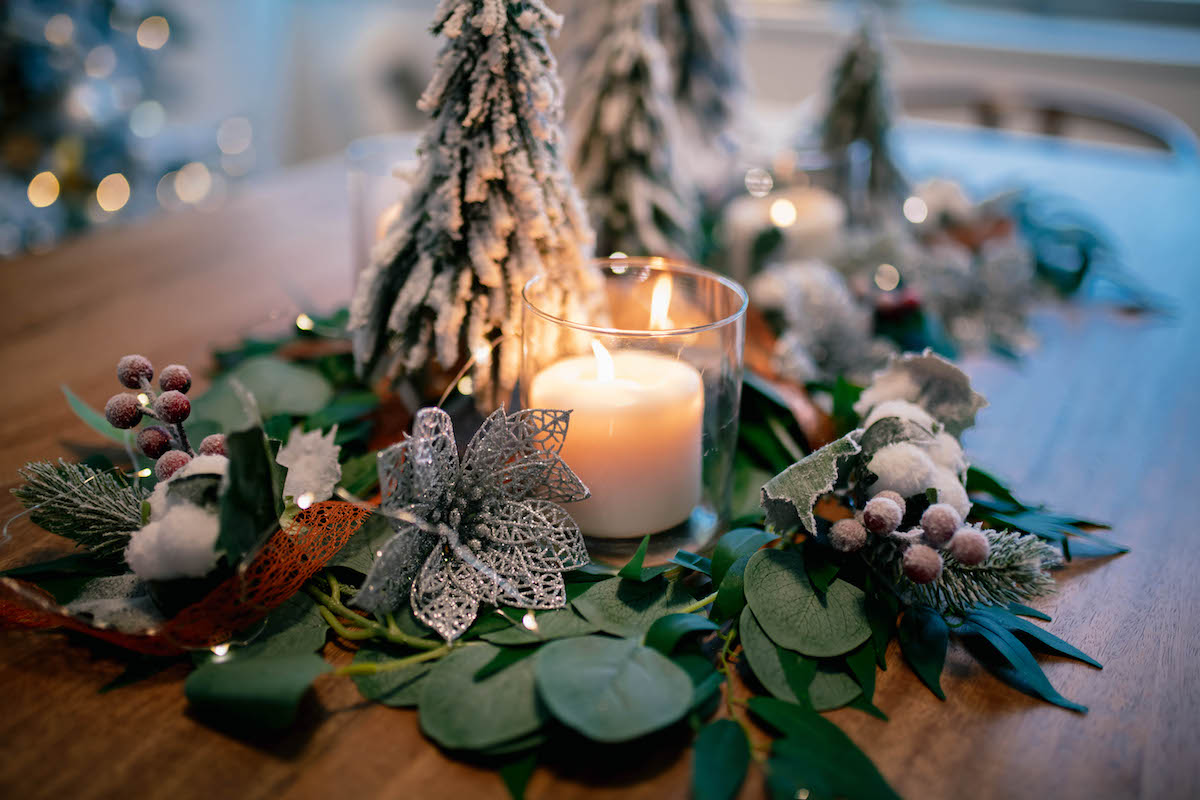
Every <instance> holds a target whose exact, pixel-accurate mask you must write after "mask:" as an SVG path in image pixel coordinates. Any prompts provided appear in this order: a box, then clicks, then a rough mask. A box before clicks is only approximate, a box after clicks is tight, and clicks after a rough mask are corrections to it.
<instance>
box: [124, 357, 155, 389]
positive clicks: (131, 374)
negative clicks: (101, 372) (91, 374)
mask: <svg viewBox="0 0 1200 800" xmlns="http://www.w3.org/2000/svg"><path fill="white" fill-rule="evenodd" d="M153 377H154V367H153V366H151V365H150V359H148V358H146V357H145V356H139V355H128V356H121V360H120V361H118V362H117V380H119V381H120V382H121V385H122V386H124V387H125V388H127V389H141V388H142V381H143V380H146V381H149V380H150V379H151V378H153Z"/></svg>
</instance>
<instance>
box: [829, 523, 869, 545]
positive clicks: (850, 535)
mask: <svg viewBox="0 0 1200 800" xmlns="http://www.w3.org/2000/svg"><path fill="white" fill-rule="evenodd" d="M829 543H830V544H832V545H833V549H834V550H838V551H841V552H843V553H853V552H854V551H855V550H859V549H861V548H862V546H863V545H864V544H866V543H867V529H866V528H864V527H863V526H862V523H860V522H859V521H858V520H854V519H839V520H838V521H837V522H835V523H833V527H832V528H830V529H829Z"/></svg>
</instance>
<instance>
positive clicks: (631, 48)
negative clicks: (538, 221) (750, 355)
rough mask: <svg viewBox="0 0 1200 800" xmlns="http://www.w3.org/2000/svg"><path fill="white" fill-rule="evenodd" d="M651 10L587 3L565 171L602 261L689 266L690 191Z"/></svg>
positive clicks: (646, 1)
mask: <svg viewBox="0 0 1200 800" xmlns="http://www.w3.org/2000/svg"><path fill="white" fill-rule="evenodd" d="M654 6H655V2H654V0H587V2H586V3H581V4H579V5H578V6H577V8H579V11H578V17H577V18H576V19H573V20H572V24H573V25H575V26H577V27H576V30H577V32H578V39H577V43H576V44H577V49H578V51H579V53H580V54H581V57H580V58H579V61H580V65H579V66H578V69H576V70H575V71H574V75H573V78H572V81H571V92H570V97H569V100H570V103H569V115H568V121H569V127H570V131H571V139H572V148H573V154H572V159H571V163H572V164H573V166H574V169H575V178H576V180H577V181H578V182H579V187H580V190H581V191H582V192H583V195H584V197H585V198H586V199H587V203H588V209H589V210H590V212H591V218H592V224H593V225H594V226H595V228H596V249H597V252H599V253H600V254H601V255H607V254H608V253H611V252H615V251H621V252H624V253H627V254H629V255H631V256H632V255H650V256H671V255H673V256H680V257H683V256H687V255H688V252H689V251H690V250H691V249H692V244H693V238H694V232H693V229H694V223H695V214H694V213H693V210H692V205H693V202H694V197H693V194H694V191H693V189H692V187H691V185H690V183H689V182H688V181H687V180H686V178H685V176H684V174H683V172H682V171H681V170H679V169H677V165H676V162H675V158H676V157H677V152H678V145H679V136H680V132H679V125H678V118H677V113H678V112H677V111H676V109H675V107H674V105H673V104H672V102H671V94H670V69H669V67H668V64H667V56H666V51H664V50H663V48H662V45H661V44H659V42H658V40H657V39H656V38H655V34H654V24H655V18H654V16H653V15H652V13H651V12H653V11H655V8H654Z"/></svg>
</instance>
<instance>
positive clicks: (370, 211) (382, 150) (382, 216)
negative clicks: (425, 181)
mask: <svg viewBox="0 0 1200 800" xmlns="http://www.w3.org/2000/svg"><path fill="white" fill-rule="evenodd" d="M420 141H421V136H420V134H418V133H395V134H391V133H389V134H380V135H378V136H367V137H364V138H362V139H356V140H355V141H353V142H351V143H350V145H349V146H348V147H347V148H346V173H347V189H348V190H349V200H350V246H351V253H350V255H351V259H352V261H351V265H352V267H353V269H354V274H353V275H352V276H351V277H353V278H354V279H355V280H357V278H358V273H359V272H361V271H362V269H363V267H365V266H366V265H367V264H368V262H369V261H370V258H371V249H372V248H374V246H375V243H376V242H378V241H379V240H380V239H382V238H383V236H384V234H385V233H386V232H387V229H388V226H389V225H390V223H391V222H393V221H394V220H395V219H396V218H397V217H399V215H400V210H401V204H402V203H403V201H404V198H405V196H406V195H407V193H408V188H409V184H410V182H411V176H412V175H413V174H414V173H415V171H416V168H417V146H418V144H419V143H420Z"/></svg>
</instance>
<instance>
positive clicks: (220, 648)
mask: <svg viewBox="0 0 1200 800" xmlns="http://www.w3.org/2000/svg"><path fill="white" fill-rule="evenodd" d="M210 649H211V650H212V654H213V655H214V656H216V657H217V658H221V657H222V656H224V655H225V654H226V653H228V652H229V642H226V643H225V644H218V645H214V646H213V647H212V648H210Z"/></svg>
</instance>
